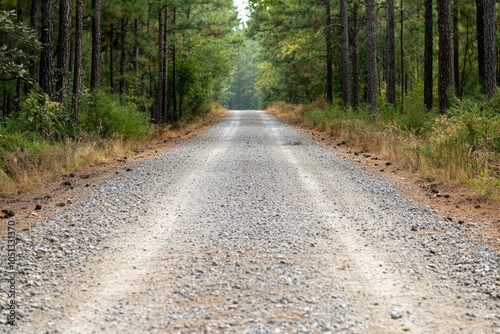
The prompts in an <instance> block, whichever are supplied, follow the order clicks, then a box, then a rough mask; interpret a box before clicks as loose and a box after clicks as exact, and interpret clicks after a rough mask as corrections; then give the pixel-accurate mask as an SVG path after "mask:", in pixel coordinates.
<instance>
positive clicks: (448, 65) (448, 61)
mask: <svg viewBox="0 0 500 334" xmlns="http://www.w3.org/2000/svg"><path fill="white" fill-rule="evenodd" d="M437 8H438V31H439V79H438V80H439V81H438V94H439V111H440V112H441V113H446V110H447V109H448V107H449V104H450V101H449V98H448V94H449V93H451V92H450V89H453V84H454V80H453V31H452V25H453V24H452V17H451V3H450V0H439V1H438V2H437Z"/></svg>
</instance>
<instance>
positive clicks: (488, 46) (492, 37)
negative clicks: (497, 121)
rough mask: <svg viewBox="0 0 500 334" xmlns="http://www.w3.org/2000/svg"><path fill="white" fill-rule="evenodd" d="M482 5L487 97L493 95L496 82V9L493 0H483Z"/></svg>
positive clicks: (484, 87)
mask: <svg viewBox="0 0 500 334" xmlns="http://www.w3.org/2000/svg"><path fill="white" fill-rule="evenodd" d="M483 6H484V18H483V22H484V80H483V89H484V92H485V93H486V95H487V96H488V97H492V96H493V95H495V92H496V89H497V82H496V72H497V68H496V10H495V0H483Z"/></svg>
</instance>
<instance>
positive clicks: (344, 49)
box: [340, 0, 350, 110]
mask: <svg viewBox="0 0 500 334" xmlns="http://www.w3.org/2000/svg"><path fill="white" fill-rule="evenodd" d="M340 22H341V23H340V25H341V29H342V32H341V38H340V43H341V54H342V102H343V106H344V110H346V109H347V107H348V106H349V102H350V96H349V20H348V17H347V0H340Z"/></svg>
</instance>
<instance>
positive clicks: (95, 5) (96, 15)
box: [90, 0, 102, 90]
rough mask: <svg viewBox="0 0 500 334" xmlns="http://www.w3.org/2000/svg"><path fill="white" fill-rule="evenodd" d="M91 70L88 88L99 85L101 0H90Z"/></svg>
mask: <svg viewBox="0 0 500 334" xmlns="http://www.w3.org/2000/svg"><path fill="white" fill-rule="evenodd" d="M92 11H93V13H92V70H91V73H90V90H95V89H98V88H99V86H100V85H101V67H102V66H101V0H92Z"/></svg>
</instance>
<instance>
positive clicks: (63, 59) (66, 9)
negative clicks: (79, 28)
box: [56, 0, 71, 101]
mask: <svg viewBox="0 0 500 334" xmlns="http://www.w3.org/2000/svg"><path fill="white" fill-rule="evenodd" d="M70 43H71V0H60V1H59V36H58V41H57V83H56V90H57V92H58V94H59V100H60V101H64V100H65V99H66V97H67V94H68V73H69V50H70Z"/></svg>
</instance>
